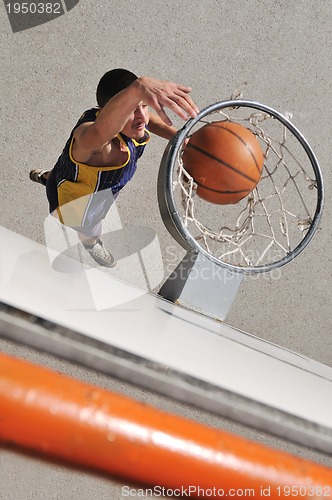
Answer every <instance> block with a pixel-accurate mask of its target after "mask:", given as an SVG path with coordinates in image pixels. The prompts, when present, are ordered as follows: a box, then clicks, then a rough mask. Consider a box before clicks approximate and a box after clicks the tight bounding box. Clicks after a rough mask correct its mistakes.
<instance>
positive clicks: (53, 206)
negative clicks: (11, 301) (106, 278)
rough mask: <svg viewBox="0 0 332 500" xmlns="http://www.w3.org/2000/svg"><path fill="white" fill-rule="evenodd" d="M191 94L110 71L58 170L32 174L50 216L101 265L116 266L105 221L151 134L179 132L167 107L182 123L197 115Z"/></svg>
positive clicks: (72, 136)
mask: <svg viewBox="0 0 332 500" xmlns="http://www.w3.org/2000/svg"><path fill="white" fill-rule="evenodd" d="M190 91H191V88H190V87H186V86H183V85H178V84H176V83H173V82H168V81H161V80H157V79H154V78H150V77H141V78H138V77H137V76H136V75H134V74H133V73H131V72H130V71H127V70H125V69H114V70H111V71H108V72H107V73H106V74H105V75H104V76H103V77H102V78H101V80H100V82H99V84H98V87H97V103H98V107H96V108H92V109H89V110H88V111H85V113H84V114H83V115H82V116H81V118H80V119H79V120H78V122H77V124H76V125H75V127H74V129H73V130H72V132H71V134H70V137H69V139H68V141H67V143H66V145H65V147H64V150H63V152H62V154H61V155H60V157H59V159H58V161H57V163H56V164H55V166H54V168H53V169H52V170H51V171H45V170H42V169H34V170H31V172H30V179H31V180H33V181H35V182H38V183H40V184H43V185H45V186H46V192H47V198H48V201H49V208H50V212H51V213H52V214H53V215H54V216H56V217H58V218H59V219H60V221H61V222H62V223H63V224H64V225H66V226H69V227H72V228H73V229H75V230H76V231H77V233H78V236H79V239H80V240H81V242H82V243H83V245H84V247H85V249H86V250H87V251H88V252H89V254H90V255H91V257H92V258H93V259H94V260H95V261H96V262H98V264H100V265H103V266H106V267H113V266H114V265H115V260H114V258H113V256H112V255H111V254H110V252H109V251H108V250H107V249H106V248H105V247H104V244H103V242H102V240H101V239H100V236H101V234H102V220H103V219H104V218H105V217H106V214H107V212H108V210H109V208H110V207H111V205H112V202H113V200H114V198H115V197H116V196H117V195H118V193H119V192H120V190H121V189H122V188H123V187H124V186H125V185H126V184H127V182H128V181H129V180H130V179H131V178H132V176H133V175H134V173H135V171H136V168H137V160H138V159H139V158H140V157H141V156H142V154H143V151H144V148H145V145H146V144H147V142H148V141H149V139H150V132H152V133H154V134H156V135H158V136H160V137H163V138H165V139H170V138H171V137H172V136H173V135H174V133H175V132H176V128H175V127H174V126H173V125H172V122H171V120H170V119H169V118H168V116H167V115H166V113H165V111H164V107H167V108H169V109H171V110H172V111H173V112H175V113H176V114H177V115H178V116H179V117H180V118H182V119H183V120H186V119H188V117H192V118H194V117H195V116H196V115H197V113H198V108H197V106H196V105H195V103H194V102H193V100H192V99H191V97H190V95H189V93H190ZM148 106H150V107H151V108H153V109H154V110H155V111H156V113H152V112H150V111H149V109H148Z"/></svg>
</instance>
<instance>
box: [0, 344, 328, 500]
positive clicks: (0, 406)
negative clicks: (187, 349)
mask: <svg viewBox="0 0 332 500" xmlns="http://www.w3.org/2000/svg"><path fill="white" fill-rule="evenodd" d="M0 441H2V442H4V443H11V444H14V445H17V446H22V447H26V448H28V449H32V450H35V451H37V452H42V453H44V454H47V455H50V456H53V457H57V458H60V459H63V460H65V461H70V462H72V463H75V464H80V465H83V466H85V467H89V468H94V469H98V470H100V471H104V472H108V473H110V474H112V475H116V476H120V477H122V478H128V479H130V480H131V481H138V482H139V483H140V484H141V483H144V484H147V485H150V486H151V487H154V488H156V487H158V488H165V490H164V492H166V491H167V492H168V493H169V492H170V491H171V492H172V491H173V492H174V494H175V495H176V496H179V493H182V494H183V495H184V496H191V497H195V496H196V497H204V495H203V492H204V493H205V496H209V497H218V496H219V497H220V496H233V497H238V496H252V497H255V498H259V497H264V496H269V497H270V498H276V499H277V498H284V497H292V496H299V497H301V498H310V499H313V498H318V497H319V498H320V497H325V498H326V497H328V498H331V495H332V469H329V468H327V467H323V466H320V465H318V464H314V463H311V462H309V461H306V460H304V459H301V458H297V457H293V456H291V455H288V454H286V453H284V452H281V451H276V450H271V449H269V448H267V447H264V446H262V445H259V444H257V443H253V442H250V441H248V440H246V439H243V438H240V437H238V436H234V435H231V434H228V433H226V432H223V431H220V430H216V429H212V428H209V427H206V426H204V425H201V424H198V423H196V422H193V421H190V420H187V419H184V418H180V417H178V416H175V415H171V414H167V413H164V412H161V411H159V410H157V409H154V408H151V407H149V406H147V405H145V404H142V403H139V402H136V401H133V400H130V399H128V398H127V397H124V396H120V395H116V394H113V393H111V392H109V391H106V390H104V389H101V388H99V387H96V386H92V385H89V384H86V383H83V382H79V381H77V380H75V379H72V378H69V377H67V376H64V375H60V374H58V373H55V372H52V371H51V370H48V369H45V368H41V367H39V366H36V365H33V364H31V363H28V362H25V361H22V360H18V359H15V358H12V357H9V356H6V355H3V354H0ZM158 491H159V490H158ZM160 491H161V490H160ZM296 492H298V494H296Z"/></svg>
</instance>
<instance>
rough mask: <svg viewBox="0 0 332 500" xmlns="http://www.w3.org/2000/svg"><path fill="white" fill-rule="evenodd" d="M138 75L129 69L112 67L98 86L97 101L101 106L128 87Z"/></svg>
mask: <svg viewBox="0 0 332 500" xmlns="http://www.w3.org/2000/svg"><path fill="white" fill-rule="evenodd" d="M137 78H138V77H137V76H136V75H135V74H134V73H132V72H131V71H128V70H127V69H120V68H118V69H112V70H110V71H108V72H107V73H105V75H104V76H102V77H101V79H100V81H99V83H98V86H97V103H98V106H100V107H101V108H102V107H103V106H105V104H106V103H107V101H109V100H110V99H111V98H112V97H114V96H115V95H116V94H118V93H119V92H121V90H123V89H125V88H126V87H128V86H129V85H130V84H132V83H133V82H134V81H135V80H137Z"/></svg>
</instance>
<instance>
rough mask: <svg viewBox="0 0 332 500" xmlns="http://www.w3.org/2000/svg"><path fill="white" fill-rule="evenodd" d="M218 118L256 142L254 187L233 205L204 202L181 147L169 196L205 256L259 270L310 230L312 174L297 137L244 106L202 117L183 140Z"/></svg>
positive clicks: (314, 203)
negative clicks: (258, 171) (260, 161)
mask: <svg viewBox="0 0 332 500" xmlns="http://www.w3.org/2000/svg"><path fill="white" fill-rule="evenodd" d="M286 118H289V117H286ZM220 120H228V121H235V122H237V123H240V124H242V125H244V126H245V127H247V128H249V129H250V130H251V131H252V132H253V133H254V135H255V136H256V138H257V139H258V141H259V142H260V145H261V147H262V150H263V152H264V156H265V161H264V167H263V172H262V176H261V179H260V181H259V183H258V185H257V186H256V188H255V189H254V190H253V191H252V192H251V193H250V194H249V195H248V196H247V197H246V198H245V199H243V200H241V201H240V202H239V203H237V204H235V205H214V204H211V203H209V202H207V201H204V200H203V199H201V198H199V197H198V196H197V195H196V188H197V185H196V184H195V181H194V179H193V178H192V177H191V176H190V175H189V174H188V172H187V171H186V170H185V168H184V165H183V161H182V154H183V150H184V148H183V147H182V149H181V150H180V151H179V153H178V155H177V162H176V163H177V165H176V167H175V169H174V177H173V197H174V199H175V200H176V201H177V208H178V211H179V217H180V218H181V220H182V223H183V225H184V226H185V227H186V229H187V230H188V232H189V233H190V234H191V235H192V237H193V238H194V239H195V241H196V242H197V243H198V245H199V246H200V247H201V248H202V249H203V250H205V251H206V252H207V253H208V254H210V255H212V256H213V257H214V258H216V259H217V260H218V261H220V262H223V263H225V264H226V265H227V264H229V265H231V266H235V267H239V268H247V269H250V268H257V267H261V268H262V269H264V266H267V267H269V265H270V264H271V263H274V262H279V261H280V260H282V259H285V257H286V256H288V255H289V254H291V252H293V251H294V249H295V248H297V247H299V245H301V241H302V240H303V239H304V237H305V235H306V233H307V232H308V230H309V228H310V227H311V226H312V223H313V220H314V218H315V213H316V211H317V196H318V193H317V172H315V171H314V168H313V165H312V161H311V160H310V158H309V157H308V154H307V152H306V151H305V150H304V149H303V146H302V145H301V143H300V142H299V140H298V137H296V136H295V135H294V133H292V131H291V130H289V128H288V127H286V126H285V124H283V123H282V122H280V121H279V120H278V119H276V118H275V117H274V116H272V115H270V114H269V113H266V112H263V111H260V110H257V109H253V108H250V107H247V106H239V107H228V108H223V109H221V110H217V111H214V112H212V113H211V114H208V115H207V116H205V117H204V118H203V119H200V120H199V122H198V123H197V124H196V125H195V127H194V128H192V129H191V130H190V134H188V137H190V135H191V134H192V133H194V132H195V131H196V130H197V129H198V128H199V127H201V126H202V125H205V124H207V123H211V122H213V121H220ZM184 142H185V141H184ZM267 270H269V269H267Z"/></svg>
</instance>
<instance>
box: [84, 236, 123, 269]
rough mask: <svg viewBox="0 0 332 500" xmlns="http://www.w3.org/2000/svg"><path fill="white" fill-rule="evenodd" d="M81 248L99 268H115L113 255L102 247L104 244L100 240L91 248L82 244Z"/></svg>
mask: <svg viewBox="0 0 332 500" xmlns="http://www.w3.org/2000/svg"><path fill="white" fill-rule="evenodd" d="M83 246H84V248H85V250H86V251H87V252H89V254H90V255H91V257H92V258H93V259H94V260H95V261H96V262H98V264H99V265H100V266H105V267H114V266H116V260H115V259H114V257H113V255H112V254H111V253H110V252H109V251H108V250H107V249H106V248H105V247H104V243H103V242H102V241H101V239H99V240H98V241H97V243H95V244H94V245H93V246H90V245H84V243H83Z"/></svg>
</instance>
